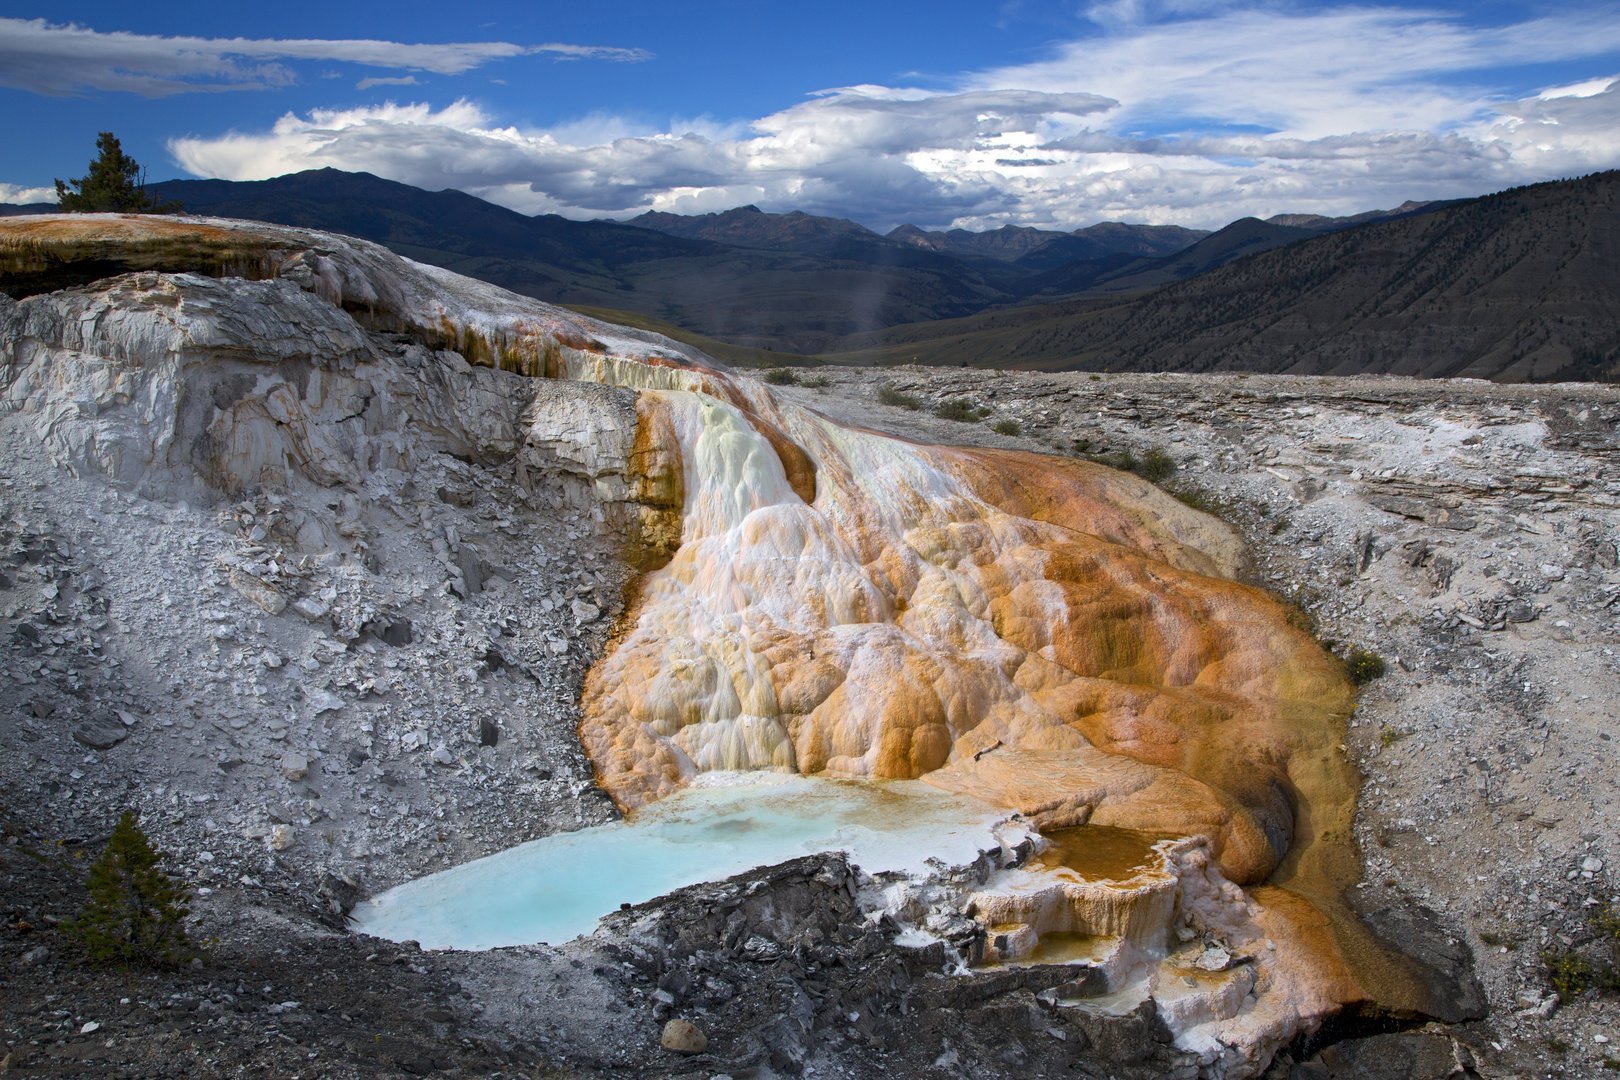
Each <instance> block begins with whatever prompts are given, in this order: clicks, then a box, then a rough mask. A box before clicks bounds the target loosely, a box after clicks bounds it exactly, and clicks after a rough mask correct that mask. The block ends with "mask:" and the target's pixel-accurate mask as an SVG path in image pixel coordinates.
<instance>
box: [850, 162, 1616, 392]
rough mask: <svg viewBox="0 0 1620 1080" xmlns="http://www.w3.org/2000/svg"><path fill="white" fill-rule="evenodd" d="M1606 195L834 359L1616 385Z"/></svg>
mask: <svg viewBox="0 0 1620 1080" xmlns="http://www.w3.org/2000/svg"><path fill="white" fill-rule="evenodd" d="M1617 194H1620V173H1616V172H1607V173H1597V174H1593V175H1592V176H1588V177H1584V178H1581V179H1578V180H1563V181H1557V182H1553V183H1546V184H1537V185H1534V186H1532V187H1524V188H1515V189H1513V190H1511V191H1505V192H1501V193H1500V194H1496V195H1488V196H1485V197H1483V198H1479V199H1470V200H1465V201H1459V202H1456V203H1451V204H1447V205H1445V206H1443V207H1442V208H1440V209H1438V210H1435V211H1433V212H1430V213H1419V214H1418V215H1416V216H1412V217H1405V218H1400V219H1396V220H1386V221H1382V222H1378V223H1375V224H1369V225H1361V226H1359V227H1354V228H1349V229H1345V230H1343V231H1338V232H1330V233H1328V234H1326V235H1320V236H1316V237H1314V238H1311V239H1307V240H1304V241H1301V242H1298V243H1291V244H1288V245H1287V246H1286V247H1282V248H1280V249H1278V250H1274V251H1267V252H1264V253H1263V254H1259V255H1254V256H1251V257H1248V258H1242V259H1239V260H1237V261H1236V262H1233V263H1230V264H1228V265H1226V266H1223V267H1219V268H1217V269H1212V270H1209V271H1208V272H1206V273H1203V274H1200V275H1199V276H1197V277H1193V278H1191V279H1189V280H1186V281H1181V282H1178V283H1174V284H1169V285H1166V286H1164V287H1163V288H1160V289H1158V290H1156V291H1154V292H1152V293H1149V294H1147V295H1145V296H1140V297H1137V298H1135V299H1132V300H1125V301H1121V302H1119V303H1114V304H1108V303H1106V302H1099V301H1096V300H1090V301H1080V302H1069V303H1064V304H1049V305H1045V306H1039V307H1026V308H1019V309H1015V310H1008V311H998V312H995V313H991V314H985V315H979V316H974V317H972V318H966V319H954V320H949V321H946V322H936V323H931V324H928V325H926V326H911V327H893V328H891V329H889V330H886V331H884V332H882V333H881V334H873V335H867V336H865V337H863V338H855V339H850V340H848V341H847V342H845V345H846V346H847V350H846V351H841V352H840V353H839V354H838V355H837V356H836V359H838V360H840V361H843V362H865V363H910V362H913V361H915V362H917V363H925V364H950V365H956V364H963V363H968V364H972V365H975V366H981V367H1028V368H1042V369H1048V370H1057V369H1088V370H1112V371H1270V372H1288V373H1293V374H1321V375H1350V374H1359V373H1363V372H1378V373H1391V374H1403V375H1420V376H1428V377H1441V376H1466V377H1477V378H1490V379H1497V380H1500V381H1506V382H1522V381H1527V380H1543V379H1554V378H1557V379H1593V378H1614V377H1615V375H1616V364H1617V361H1620V296H1617V287H1616V282H1617V280H1620V218H1617V215H1616V198H1617ZM1244 224H1245V223H1244V222H1238V223H1236V224H1235V225H1233V226H1230V227H1229V229H1235V228H1237V227H1238V226H1243V225H1244ZM1253 224H1254V225H1266V224H1267V223H1262V222H1254V223H1253ZM1268 227H1269V228H1282V227H1283V226H1268ZM1224 231H1226V230H1223V232H1224ZM1218 235H1220V234H1217V236H1218ZM1210 239H1214V238H1213V237H1211V238H1210ZM1208 242H1209V241H1208V240H1206V241H1203V242H1202V243H1208ZM1199 246H1201V245H1199ZM1193 250H1196V246H1195V249H1193ZM1170 261H1171V260H1166V262H1167V263H1168V262H1170Z"/></svg>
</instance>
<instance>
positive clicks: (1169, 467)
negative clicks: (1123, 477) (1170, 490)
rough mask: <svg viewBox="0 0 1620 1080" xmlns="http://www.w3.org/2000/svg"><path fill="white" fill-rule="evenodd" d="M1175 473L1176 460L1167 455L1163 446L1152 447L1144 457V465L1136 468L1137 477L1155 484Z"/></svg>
mask: <svg viewBox="0 0 1620 1080" xmlns="http://www.w3.org/2000/svg"><path fill="white" fill-rule="evenodd" d="M1175 471H1176V459H1175V458H1173V457H1171V456H1170V455H1169V454H1168V453H1166V452H1165V450H1164V448H1163V447H1162V446H1155V447H1151V448H1150V449H1149V450H1148V452H1147V453H1146V454H1143V455H1142V463H1141V464H1140V465H1138V466H1137V467H1136V475H1138V476H1140V477H1141V478H1142V479H1144V480H1146V481H1148V482H1149V483H1153V484H1157V483H1158V482H1159V481H1160V480H1164V479H1166V478H1167V477H1169V475H1170V474H1171V473H1173V472H1175Z"/></svg>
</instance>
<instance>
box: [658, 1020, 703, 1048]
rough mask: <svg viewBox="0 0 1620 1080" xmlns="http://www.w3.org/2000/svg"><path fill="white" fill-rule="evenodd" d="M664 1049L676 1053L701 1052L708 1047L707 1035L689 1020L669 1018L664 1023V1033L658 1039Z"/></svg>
mask: <svg viewBox="0 0 1620 1080" xmlns="http://www.w3.org/2000/svg"><path fill="white" fill-rule="evenodd" d="M658 1042H659V1045H660V1046H662V1047H663V1048H664V1049H665V1050H673V1051H674V1052H675V1053H677V1054H701V1053H703V1051H704V1050H706V1049H708V1046H709V1037H708V1036H707V1035H705V1034H703V1030H702V1029H701V1028H699V1027H698V1026H697V1025H696V1024H694V1023H692V1021H690V1020H678V1019H677V1020H671V1021H670V1022H669V1023H667V1024H665V1025H664V1034H663V1035H662V1037H660V1038H659V1040H658Z"/></svg>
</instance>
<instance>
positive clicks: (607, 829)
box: [351, 773, 1024, 949]
mask: <svg viewBox="0 0 1620 1080" xmlns="http://www.w3.org/2000/svg"><path fill="white" fill-rule="evenodd" d="M1008 814H1009V811H1007V810H1005V809H1002V808H999V807H994V806H991V805H989V804H988V803H983V802H980V801H978V800H977V799H972V798H968V797H967V796H964V795H956V794H953V793H951V792H947V791H942V790H940V789H939V788H936V787H933V786H932V785H929V784H925V783H922V782H920V781H916V780H880V781H861V780H821V779H815V778H811V777H802V776H793V777H789V776H775V775H771V774H763V775H762V774H757V773H751V774H746V775H738V774H725V773H706V774H704V776H703V778H702V782H701V783H700V784H698V785H695V786H693V787H690V788H687V789H685V790H684V791H681V792H679V793H678V794H676V795H673V796H671V797H669V798H667V799H664V800H662V801H661V802H658V803H655V804H653V805H652V806H650V807H647V808H646V809H644V810H642V811H640V812H639V813H637V814H636V816H635V819H634V820H633V821H625V822H615V823H614V824H612V825H599V826H596V827H594V828H589V829H580V830H579V831H577V832H571V833H559V834H557V835H555V836H547V837H544V838H543V839H540V840H531V841H530V842H528V843H526V844H520V845H518V846H517V847H515V848H511V849H510V850H507V851H503V852H500V853H499V854H497V855H491V856H488V857H487V858H483V859H478V860H476V861H474V862H469V863H464V864H462V865H461V866H457V867H455V868H454V869H451V870H445V871H443V872H441V873H437V874H430V875H428V876H427V877H423V878H418V879H416V880H415V881H409V882H406V883H405V884H403V885H400V886H398V887H397V888H393V889H389V890H388V891H387V892H384V893H380V894H379V895H377V896H374V897H372V898H371V899H370V900H366V901H364V902H362V903H360V904H357V905H355V908H354V911H353V912H352V913H351V918H352V920H353V923H354V926H355V928H356V929H358V930H360V931H362V932H364V933H367V934H374V935H376V936H377V937H381V938H387V939H389V940H391V941H408V940H414V941H416V942H418V943H420V944H421V946H422V947H423V948H424V949H493V948H497V947H499V946H502V945H529V944H534V943H535V942H541V941H545V942H551V943H553V944H555V943H560V942H563V941H568V940H570V939H571V938H574V937H577V936H579V935H580V934H586V933H589V932H590V931H591V930H593V929H594V928H595V926H596V921H597V920H598V919H600V918H601V917H602V916H603V915H606V914H607V913H608V912H610V911H614V910H617V908H618V907H619V905H620V904H626V903H629V904H636V903H640V902H642V901H644V900H651V899H652V898H653V897H655V896H661V895H663V894H664V893H667V892H669V891H670V890H672V889H678V888H680V887H681V886H683V885H693V884H696V883H698V882H700V881H718V880H720V879H722V878H726V877H730V876H731V875H733V874H739V873H742V872H743V871H745V870H750V869H753V868H754V867H756V866H769V865H771V864H772V863H779V862H783V861H785V860H787V859H792V858H796V857H798V856H800V855H813V854H816V853H818V852H823V851H845V852H848V854H849V857H850V861H852V862H854V863H855V864H857V865H858V866H860V867H861V869H863V870H865V871H867V872H868V873H878V872H881V871H901V872H907V873H918V874H920V873H923V872H925V871H927V870H928V868H929V866H928V864H929V861H930V860H935V859H937V860H939V861H940V862H942V863H944V864H946V865H948V866H955V865H962V864H965V863H970V862H972V861H973V860H974V859H975V858H976V857H977V856H978V853H979V852H981V851H987V850H991V849H993V848H995V847H996V846H997V845H998V844H999V843H1000V839H999V838H998V835H997V826H998V825H1000V824H1001V823H1002V822H1004V821H1006V819H1007V817H1008ZM1009 828H1010V831H1008V830H1003V831H1004V834H1005V835H1006V836H1007V839H1008V840H1009V842H1012V843H1017V842H1018V841H1019V840H1020V839H1022V837H1023V835H1024V833H1023V832H1022V831H1021V830H1020V829H1018V828H1017V827H1016V826H1013V827H1009ZM1015 833H1016V835H1014V834H1015Z"/></svg>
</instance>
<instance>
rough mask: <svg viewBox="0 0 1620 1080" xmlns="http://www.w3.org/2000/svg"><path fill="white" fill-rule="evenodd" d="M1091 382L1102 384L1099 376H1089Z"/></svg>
mask: <svg viewBox="0 0 1620 1080" xmlns="http://www.w3.org/2000/svg"><path fill="white" fill-rule="evenodd" d="M1091 381H1092V382H1102V376H1101V375H1093V376H1091Z"/></svg>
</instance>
